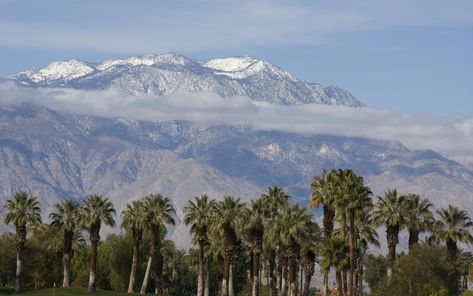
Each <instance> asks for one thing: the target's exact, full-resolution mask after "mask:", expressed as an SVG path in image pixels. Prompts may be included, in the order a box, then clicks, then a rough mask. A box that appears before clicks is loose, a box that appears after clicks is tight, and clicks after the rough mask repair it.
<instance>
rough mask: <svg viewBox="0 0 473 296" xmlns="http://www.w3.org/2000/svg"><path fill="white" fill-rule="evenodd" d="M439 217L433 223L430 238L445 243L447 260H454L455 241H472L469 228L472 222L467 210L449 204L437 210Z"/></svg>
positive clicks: (455, 255) (455, 256)
mask: <svg viewBox="0 0 473 296" xmlns="http://www.w3.org/2000/svg"><path fill="white" fill-rule="evenodd" d="M437 213H438V214H439V216H440V219H439V220H437V221H435V223H434V231H433V234H432V237H431V240H433V241H435V242H439V243H443V242H444V243H445V244H446V245H447V260H448V261H450V262H454V261H456V259H457V255H458V254H457V253H458V247H457V243H458V242H461V243H472V242H473V236H472V235H471V233H470V228H471V227H472V226H473V222H472V221H471V219H470V217H469V216H468V214H467V212H466V211H464V210H460V209H459V208H457V207H454V206H452V205H449V206H448V208H447V209H440V210H438V211H437Z"/></svg>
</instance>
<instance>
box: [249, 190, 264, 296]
mask: <svg viewBox="0 0 473 296" xmlns="http://www.w3.org/2000/svg"><path fill="white" fill-rule="evenodd" d="M269 212H270V211H269V208H268V207H267V206H266V203H265V200H264V199H263V198H259V199H257V200H252V201H251V202H250V204H249V207H248V208H245V213H244V215H245V216H244V219H245V225H244V228H245V232H246V233H248V236H249V240H250V243H251V252H252V257H251V258H252V266H250V268H251V271H252V272H251V274H252V275H253V277H252V278H251V280H252V281H253V282H252V284H253V286H252V292H251V295H252V296H259V290H260V287H259V283H260V278H259V274H260V264H261V260H260V258H261V253H262V252H263V236H264V231H265V227H266V221H267V218H268V217H269Z"/></svg>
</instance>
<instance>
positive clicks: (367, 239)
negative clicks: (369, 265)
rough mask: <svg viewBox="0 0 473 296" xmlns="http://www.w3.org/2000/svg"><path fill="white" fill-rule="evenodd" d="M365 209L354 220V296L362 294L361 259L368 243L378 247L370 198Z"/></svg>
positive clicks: (366, 251) (364, 254)
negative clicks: (355, 234) (355, 230)
mask: <svg viewBox="0 0 473 296" xmlns="http://www.w3.org/2000/svg"><path fill="white" fill-rule="evenodd" d="M364 208H365V211H362V212H360V214H359V215H358V216H357V219H356V221H355V223H356V229H357V237H356V242H357V243H356V246H357V248H356V249H357V250H356V252H355V254H356V257H357V258H356V260H355V262H356V273H355V284H356V287H355V291H354V294H355V295H356V296H359V295H363V272H364V270H363V261H364V258H365V257H366V255H367V253H368V247H369V245H373V246H375V247H379V246H380V244H379V241H378V233H377V232H376V228H375V226H374V223H373V219H372V217H371V210H372V208H373V202H372V200H371V199H370V201H369V202H367V203H366V204H365V205H364Z"/></svg>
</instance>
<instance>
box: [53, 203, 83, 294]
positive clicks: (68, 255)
mask: <svg viewBox="0 0 473 296" xmlns="http://www.w3.org/2000/svg"><path fill="white" fill-rule="evenodd" d="M79 207H80V206H79V203H78V202H77V201H74V200H65V201H64V202H63V203H62V204H56V205H55V206H54V212H52V213H51V214H50V215H49V218H50V219H51V226H53V227H56V228H59V229H61V228H62V229H63V230H64V242H63V244H64V245H63V253H64V255H63V257H64V258H63V269H64V273H63V274H64V276H63V281H62V286H63V287H70V286H71V260H72V243H73V242H74V236H75V234H76V231H77V229H78V228H79V220H80V217H79Z"/></svg>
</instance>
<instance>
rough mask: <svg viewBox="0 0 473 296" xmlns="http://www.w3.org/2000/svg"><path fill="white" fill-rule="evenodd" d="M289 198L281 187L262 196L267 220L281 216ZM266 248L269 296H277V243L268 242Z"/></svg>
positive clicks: (272, 189) (274, 187)
mask: <svg viewBox="0 0 473 296" xmlns="http://www.w3.org/2000/svg"><path fill="white" fill-rule="evenodd" d="M289 198H290V197H289V195H287V194H286V193H285V192H284V191H283V190H282V188H281V187H278V186H271V187H269V188H268V191H267V193H264V194H262V195H261V199H262V200H263V203H265V204H266V207H267V208H268V211H269V212H268V215H269V216H268V217H267V220H269V221H270V220H272V219H274V217H276V216H277V215H278V214H279V212H280V210H281V208H282V207H283V206H285V205H287V203H288V200H289ZM266 247H267V251H268V252H269V256H268V257H269V264H268V267H269V268H268V269H269V272H268V276H269V279H270V280H269V296H275V295H276V292H277V289H276V275H275V269H276V248H277V242H272V241H268V242H267V244H266Z"/></svg>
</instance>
